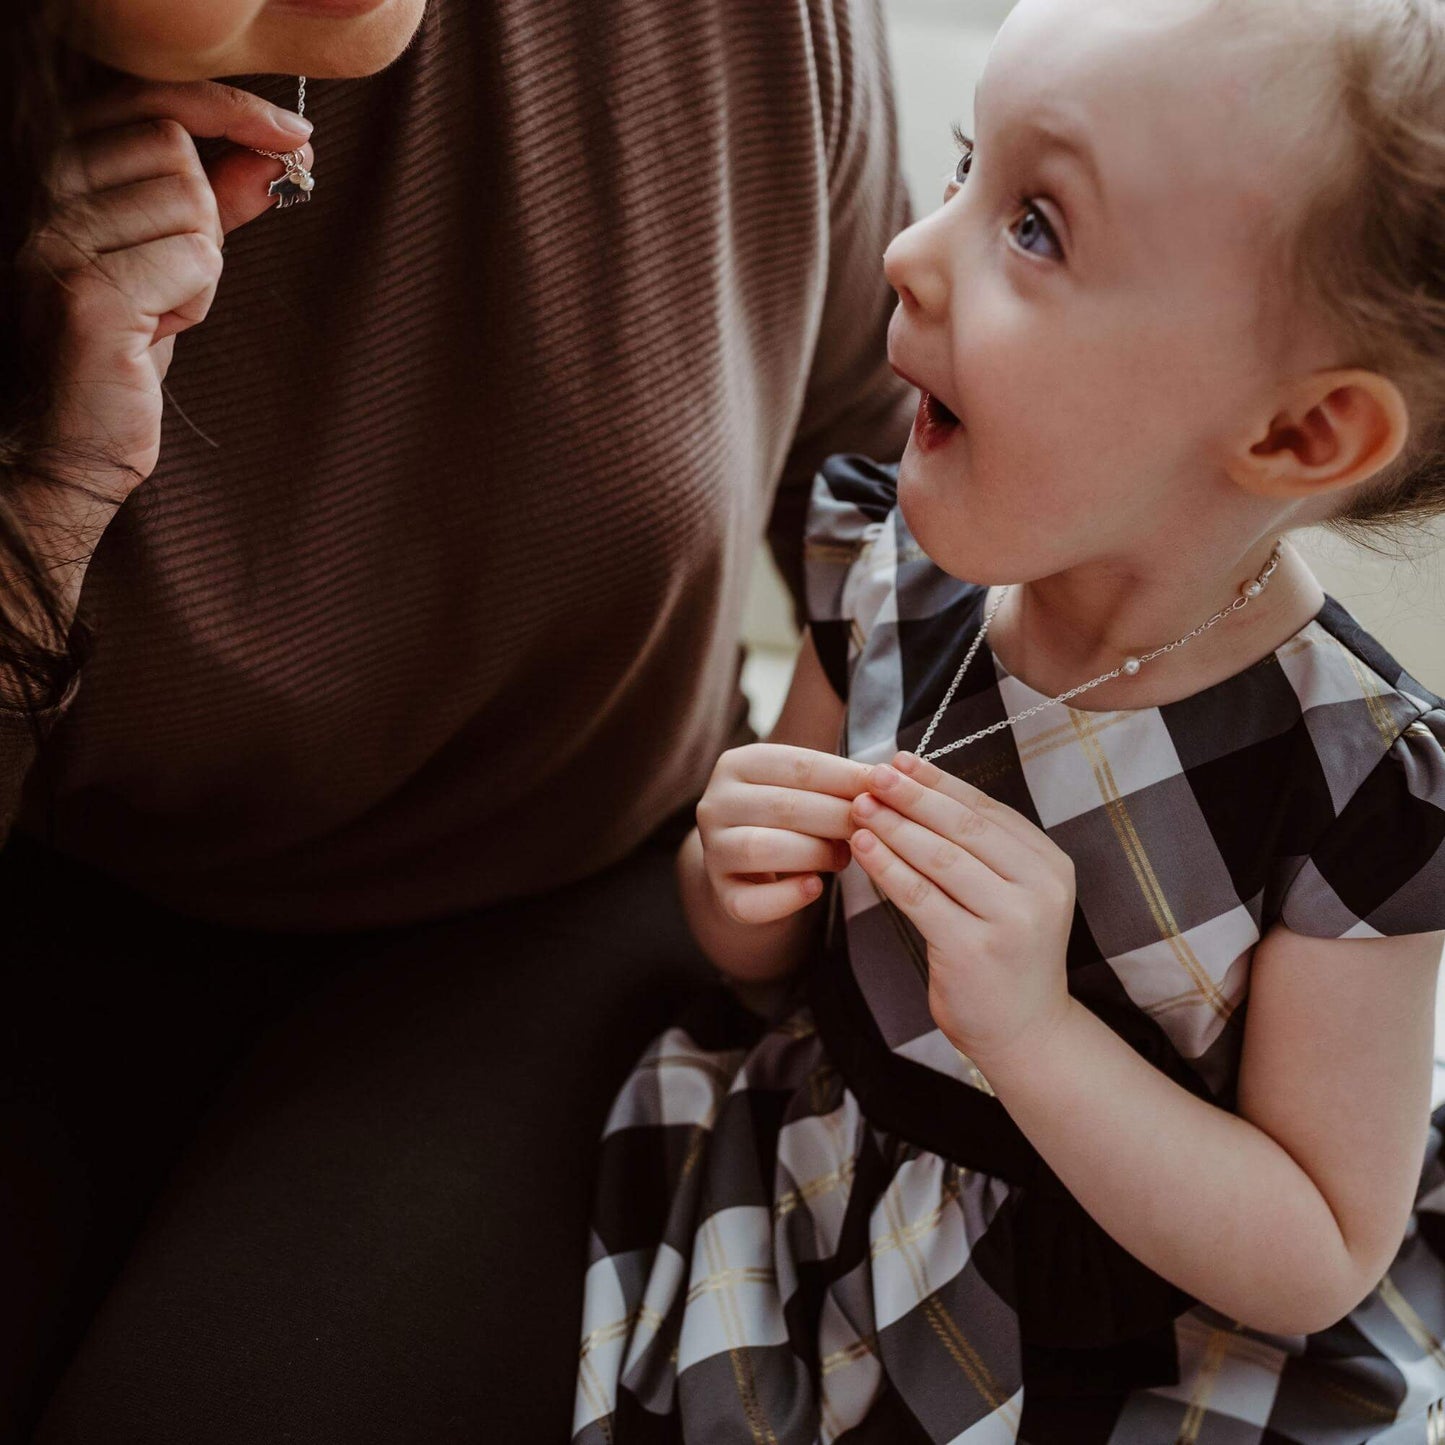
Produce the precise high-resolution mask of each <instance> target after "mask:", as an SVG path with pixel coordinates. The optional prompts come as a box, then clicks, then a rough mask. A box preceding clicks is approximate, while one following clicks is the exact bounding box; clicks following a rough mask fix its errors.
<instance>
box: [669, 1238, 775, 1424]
mask: <svg viewBox="0 0 1445 1445" xmlns="http://www.w3.org/2000/svg"><path fill="white" fill-rule="evenodd" d="M718 1245H719V1240H718V1237H717V1233H716V1231H715V1230H711V1229H708V1228H706V1227H704V1228H703V1231H702V1246H703V1250H704V1252H705V1254H706V1256H707V1266H708V1279H709V1280H715V1281H717V1282H718V1283H717V1285H715V1286H714V1287H715V1288H717V1289H718V1313H719V1314H720V1315H721V1317H722V1322H723V1328H724V1330H726V1331H727V1335H728V1362H729V1364H731V1366H732V1371H733V1388H734V1389H736V1390H737V1392H738V1403H739V1404H740V1405H741V1406H742V1409H743V1414H744V1416H745V1417H746V1418H747V1422H748V1429H749V1431H750V1432H751V1434H752V1437H753V1445H778V1437H777V1436H776V1435H775V1434H774V1433H773V1428H772V1426H771V1425H769V1424H768V1421H767V1417H766V1416H765V1415H764V1414H763V1407H762V1402H761V1401H760V1400H759V1399H758V1387H757V1381H756V1380H754V1379H753V1366H752V1361H751V1359H750V1358H749V1357H748V1353H747V1349H746V1346H747V1333H746V1331H745V1330H744V1329H743V1321H742V1315H741V1313H740V1312H739V1309H738V1302H737V1298H736V1296H734V1294H733V1284H734V1283H735V1280H734V1278H733V1276H735V1275H738V1276H741V1277H748V1276H749V1275H754V1274H758V1273H763V1274H765V1275H766V1276H767V1278H768V1279H771V1278H772V1271H771V1270H766V1271H758V1270H748V1269H743V1270H734V1269H729V1268H724V1267H723V1261H722V1260H721V1258H719V1256H718V1253H717V1250H718ZM707 1283H708V1280H703V1281H702V1282H701V1284H699V1285H698V1286H696V1287H694V1288H693V1289H691V1290H689V1291H688V1295H687V1302H688V1304H691V1303H692V1302H693V1300H694V1299H696V1298H697V1296H698V1294H699V1293H700V1292H702V1286H703V1285H706V1284H707Z"/></svg>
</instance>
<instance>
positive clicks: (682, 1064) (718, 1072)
mask: <svg viewBox="0 0 1445 1445" xmlns="http://www.w3.org/2000/svg"><path fill="white" fill-rule="evenodd" d="M734 1057H735V1058H736V1059H737V1060H738V1062H741V1061H742V1055H741V1054H737V1055H735V1056H734ZM645 1069H655V1070H658V1071H661V1070H662V1069H696V1070H697V1071H698V1073H700V1074H711V1075H712V1076H713V1077H714V1078H716V1079H717V1081H718V1082H719V1083H720V1084H731V1083H732V1081H733V1077H734V1076H735V1075H736V1073H737V1065H736V1064H734V1065H733V1066H732V1067H731V1068H729V1067H728V1066H727V1065H726V1064H722V1063H718V1062H716V1061H714V1060H713V1059H710V1058H708V1057H707V1056H706V1055H705V1054H658V1055H657V1057H656V1058H650V1059H639V1060H638V1061H637V1070H638V1072H639V1073H641V1072H642V1071H643V1070H645Z"/></svg>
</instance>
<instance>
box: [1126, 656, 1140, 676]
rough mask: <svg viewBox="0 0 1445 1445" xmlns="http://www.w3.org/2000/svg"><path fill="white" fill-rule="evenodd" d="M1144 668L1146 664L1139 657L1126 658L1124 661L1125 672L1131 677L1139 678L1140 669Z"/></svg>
mask: <svg viewBox="0 0 1445 1445" xmlns="http://www.w3.org/2000/svg"><path fill="white" fill-rule="evenodd" d="M1143 666H1144V664H1143V663H1142V662H1140V661H1139V659H1138V658H1137V657H1126V658H1125V659H1124V672H1125V674H1126V675H1127V676H1129V677H1138V676H1139V669H1140V668H1141V667H1143Z"/></svg>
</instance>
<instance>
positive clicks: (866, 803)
mask: <svg viewBox="0 0 1445 1445" xmlns="http://www.w3.org/2000/svg"><path fill="white" fill-rule="evenodd" d="M853 811H854V812H855V813H857V815H858V816H859V817H860V818H871V817H872V816H873V815H874V813H876V812H877V811H878V799H877V798H873V797H870V796H869V795H868V794H867V793H859V795H858V796H857V797H856V798H854V799H853Z"/></svg>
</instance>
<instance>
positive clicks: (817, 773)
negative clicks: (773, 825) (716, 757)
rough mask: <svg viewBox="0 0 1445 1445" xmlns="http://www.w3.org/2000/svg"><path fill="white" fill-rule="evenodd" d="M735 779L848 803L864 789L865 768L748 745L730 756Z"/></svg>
mask: <svg viewBox="0 0 1445 1445" xmlns="http://www.w3.org/2000/svg"><path fill="white" fill-rule="evenodd" d="M733 756H734V759H735V764H734V765H735V767H736V769H737V775H738V777H740V778H741V779H742V780H743V781H744V782H748V783H760V784H766V785H770V786H773V787H780V788H796V789H799V790H801V791H803V792H809V793H828V794H830V795H831V796H833V797H835V798H847V799H848V800H849V801H850V802H851V801H852V800H853V799H854V798H856V797H857V796H858V794H859V793H860V792H862V791H863V789H864V788H866V787H867V786H868V771H869V769H868V765H867V764H866V763H856V762H854V761H853V760H852V759H851V758H842V757H839V756H838V755H837V754H836V753H823V752H818V751H817V750H816V749H814V748H798V747H793V746H791V745H790V744H787V743H750V744H748V745H747V746H746V747H742V748H738V749H736V750H735V753H734V755H733Z"/></svg>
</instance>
